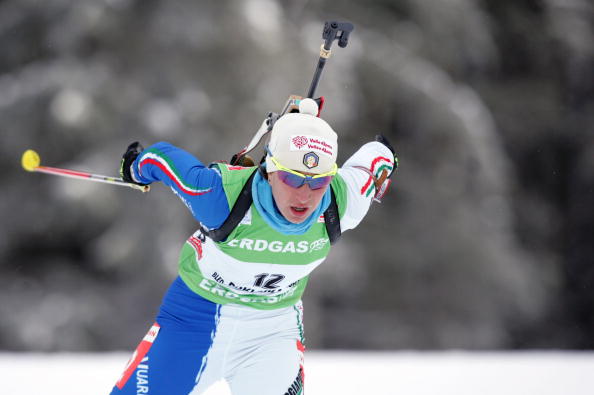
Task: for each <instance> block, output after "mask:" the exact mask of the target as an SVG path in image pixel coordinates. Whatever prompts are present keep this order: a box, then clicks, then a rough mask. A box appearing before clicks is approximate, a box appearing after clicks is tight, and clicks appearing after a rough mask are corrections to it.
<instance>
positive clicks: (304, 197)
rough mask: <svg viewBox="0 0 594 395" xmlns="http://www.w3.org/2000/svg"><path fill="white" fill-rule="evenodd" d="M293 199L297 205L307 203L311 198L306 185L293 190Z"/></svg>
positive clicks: (309, 190)
mask: <svg viewBox="0 0 594 395" xmlns="http://www.w3.org/2000/svg"><path fill="white" fill-rule="evenodd" d="M295 198H296V199H297V201H298V202H299V203H308V202H309V199H310V198H311V188H310V187H309V185H307V184H303V185H301V186H300V187H299V188H296V189H295Z"/></svg>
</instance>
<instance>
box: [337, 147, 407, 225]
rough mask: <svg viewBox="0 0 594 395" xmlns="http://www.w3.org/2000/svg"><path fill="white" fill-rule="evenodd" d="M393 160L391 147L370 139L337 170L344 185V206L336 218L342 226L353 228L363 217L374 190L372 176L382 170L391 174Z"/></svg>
mask: <svg viewBox="0 0 594 395" xmlns="http://www.w3.org/2000/svg"><path fill="white" fill-rule="evenodd" d="M394 162H395V157H394V153H393V152H392V150H391V147H389V146H388V145H386V144H385V143H384V142H380V141H373V142H370V143H367V144H365V145H363V146H362V147H361V148H360V149H359V150H358V151H357V152H355V154H353V155H352V156H351V157H350V158H349V159H348V160H347V161H346V162H345V163H344V165H343V166H342V167H341V168H340V169H339V170H338V173H339V174H340V176H341V177H342V179H343V180H344V183H345V189H346V210H345V213H344V215H343V216H342V218H341V220H340V226H341V228H342V230H348V229H353V228H355V227H356V226H357V225H358V224H359V223H360V222H361V220H362V219H363V217H365V215H366V214H367V211H369V207H370V206H371V202H372V201H373V198H374V196H375V194H376V184H375V182H374V181H375V180H374V177H375V178H376V179H379V178H380V177H381V174H382V172H383V171H384V170H386V171H387V174H388V176H389V175H391V174H392V172H393V171H394V168H395V164H394ZM364 169H367V170H364ZM372 174H373V177H372Z"/></svg>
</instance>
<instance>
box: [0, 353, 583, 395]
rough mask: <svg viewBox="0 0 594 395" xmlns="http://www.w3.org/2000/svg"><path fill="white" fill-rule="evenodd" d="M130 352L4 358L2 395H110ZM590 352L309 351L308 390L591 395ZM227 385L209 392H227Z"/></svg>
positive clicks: (1, 362) (214, 394) (0, 372)
mask: <svg viewBox="0 0 594 395" xmlns="http://www.w3.org/2000/svg"><path fill="white" fill-rule="evenodd" d="M129 356H130V355H129V353H120V352H118V353H97V354H77V353H57V354H36V353H35V354H31V353H0V378H1V380H0V383H1V384H0V393H1V394H3V395H25V394H27V395H29V394H61V395H70V394H72V395H86V394H89V395H90V394H108V393H109V391H110V390H111V387H112V385H113V383H114V382H115V381H116V380H117V378H118V377H119V375H120V374H121V372H122V370H123V368H124V365H125V364H126V362H127V360H128V357H129ZM593 372H594V353H592V352H562V351H558V352H521V353H514V352H493V353H486V352H462V351H459V352H354V351H308V352H307V353H306V365H305V377H306V379H305V380H306V381H305V386H306V388H307V394H308V395H316V394H342V395H346V394H374V395H375V394H399V395H400V394H406V395H425V394H426V395H429V394H431V395H435V394H440V395H448V394H452V395H454V394H455V395H477V394H480V395H494V394H498V395H500V394H504V395H515V394H518V395H520V394H521V395H526V394H528V395H530V394H538V395H582V394H584V395H586V394H592V393H594V374H592V373H593ZM228 394H229V391H228V388H227V386H226V384H224V382H219V383H217V384H216V385H215V386H214V387H212V388H211V389H210V390H209V391H208V395H228Z"/></svg>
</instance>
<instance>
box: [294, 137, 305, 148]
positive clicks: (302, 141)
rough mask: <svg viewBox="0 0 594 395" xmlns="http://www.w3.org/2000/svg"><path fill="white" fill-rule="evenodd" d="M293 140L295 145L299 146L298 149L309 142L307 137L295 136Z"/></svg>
mask: <svg viewBox="0 0 594 395" xmlns="http://www.w3.org/2000/svg"><path fill="white" fill-rule="evenodd" d="M291 141H292V142H293V145H295V147H297V149H301V147H303V146H304V145H305V144H307V137H305V136H295V137H293V139H292V140H291Z"/></svg>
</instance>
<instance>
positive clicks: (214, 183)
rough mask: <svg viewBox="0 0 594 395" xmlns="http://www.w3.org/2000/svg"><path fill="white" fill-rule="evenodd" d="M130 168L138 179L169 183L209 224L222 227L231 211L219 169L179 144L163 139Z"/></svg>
mask: <svg viewBox="0 0 594 395" xmlns="http://www.w3.org/2000/svg"><path fill="white" fill-rule="evenodd" d="M131 170H132V172H133V178H134V179H135V180H136V181H137V182H139V183H142V184H150V183H153V182H156V181H161V182H163V183H164V184H165V185H167V186H169V187H170V188H171V189H172V191H173V193H175V194H176V195H177V196H179V198H180V199H181V200H182V201H183V202H184V204H185V205H186V206H187V207H188V208H189V209H190V211H191V212H192V215H193V216H194V218H196V219H197V220H198V221H200V222H201V223H202V224H203V225H205V226H207V227H208V228H211V229H212V228H217V227H219V226H220V225H221V224H222V223H223V221H224V220H225V218H227V216H228V215H229V205H228V203H227V198H226V197H225V191H224V190H223V183H222V179H221V175H220V173H219V172H218V171H216V170H214V169H210V168H208V167H205V166H204V165H203V164H202V162H200V161H199V160H198V159H196V158H195V157H194V156H192V155H191V154H189V153H188V152H186V151H184V150H182V149H180V148H177V147H174V146H173V145H171V144H169V143H164V142H161V143H157V144H154V145H152V146H150V147H148V148H147V149H146V150H144V151H142V152H140V154H139V155H138V157H137V158H136V160H134V162H133V163H132V166H131Z"/></svg>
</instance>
